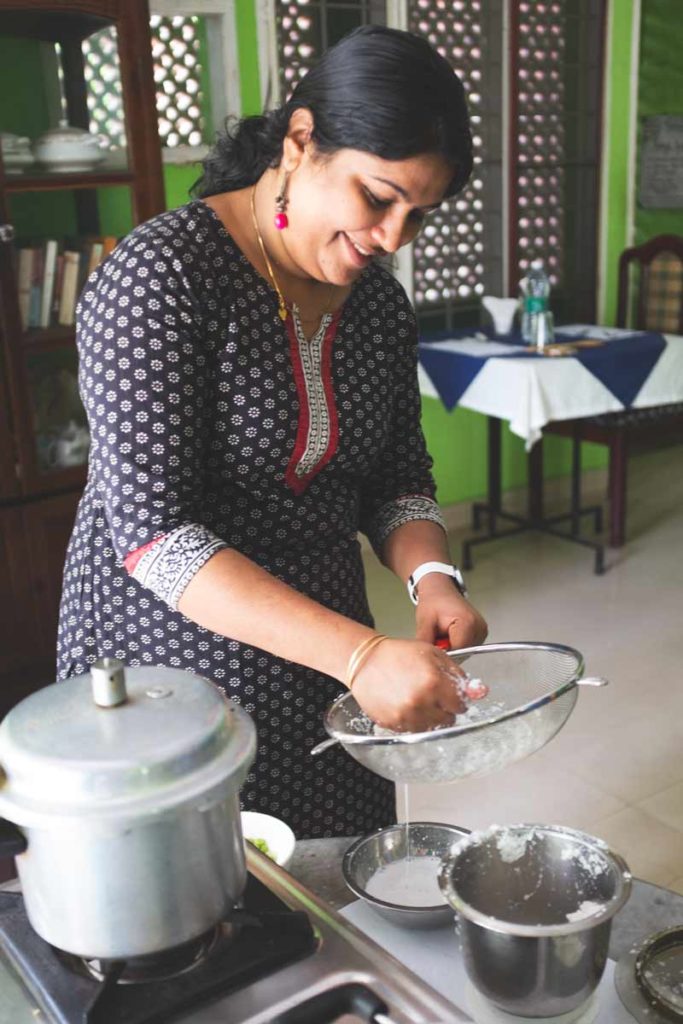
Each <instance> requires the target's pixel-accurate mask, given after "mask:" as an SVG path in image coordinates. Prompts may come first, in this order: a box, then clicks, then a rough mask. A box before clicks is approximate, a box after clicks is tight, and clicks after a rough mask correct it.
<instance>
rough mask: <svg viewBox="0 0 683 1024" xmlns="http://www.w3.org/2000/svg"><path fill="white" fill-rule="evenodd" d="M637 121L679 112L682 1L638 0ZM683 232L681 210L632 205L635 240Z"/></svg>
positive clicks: (681, 96)
mask: <svg viewBox="0 0 683 1024" xmlns="http://www.w3.org/2000/svg"><path fill="white" fill-rule="evenodd" d="M642 5H643V6H642V15H641V19H642V20H641V36H640V74H639V80H638V123H639V128H642V121H643V118H645V117H649V116H652V115H653V114H679V115H680V114H683V60H682V59H681V47H682V46H683V4H682V3H681V0H642ZM660 234H676V235H683V210H682V209H678V210H644V209H643V208H642V207H639V206H636V216H635V239H634V240H635V242H636V244H639V243H641V242H644V241H646V240H647V239H648V238H652V237H653V236H654V235H660Z"/></svg>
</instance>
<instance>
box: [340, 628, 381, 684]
mask: <svg viewBox="0 0 683 1024" xmlns="http://www.w3.org/2000/svg"><path fill="white" fill-rule="evenodd" d="M388 639H389V637H387V636H385V635H384V634H383V633H375V634H374V635H373V636H371V637H368V638H367V640H363V642H362V643H360V644H359V645H358V647H356V649H355V651H354V652H353V654H352V655H351V657H350V658H349V664H348V667H347V669H346V680H345V685H346V687H347V688H348V689H349V690H352V689H353V684H354V682H355V681H356V676H357V675H358V671H359V669H360V668H361V666H362V665H363V664H364V662H365V660H366V658H367V657H368V655H369V654H370V653H371V652H372V651H374V649H375V647H377V646H378V645H379V644H381V643H382V641H383V640H388Z"/></svg>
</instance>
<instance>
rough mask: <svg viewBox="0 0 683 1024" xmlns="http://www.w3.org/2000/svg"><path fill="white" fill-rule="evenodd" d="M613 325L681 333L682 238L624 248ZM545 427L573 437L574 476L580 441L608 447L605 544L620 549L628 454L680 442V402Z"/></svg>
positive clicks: (660, 237)
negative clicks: (608, 508) (615, 316)
mask: <svg viewBox="0 0 683 1024" xmlns="http://www.w3.org/2000/svg"><path fill="white" fill-rule="evenodd" d="M617 326H618V327H633V329H634V330H649V331H661V332H662V333H669V334H681V335H683V238H681V237H680V236H679V235H657V237H656V238H651V239H650V240H649V241H648V242H645V243H644V244H643V245H638V246H633V247H632V248H630V249H624V251H623V253H622V254H621V257H620V258H619V284H618V292H617ZM546 429H547V430H548V432H549V433H553V434H561V435H563V436H565V437H571V438H572V439H573V443H574V459H573V465H574V471H573V472H574V475H575V476H576V474H578V473H580V466H581V460H580V445H581V442H582V441H592V442H594V443H596V444H604V445H607V447H608V448H609V470H608V496H609V503H610V516H609V543H610V545H611V546H612V547H621V545H622V544H623V543H624V541H625V539H626V469H627V462H628V455H629V452H631V451H633V450H635V449H636V448H642V447H645V446H648V445H651V444H652V442H656V443H660V442H663V441H667V442H669V441H672V440H674V441H680V440H682V439H683V402H676V403H675V404H673V405H662V406H656V407H654V408H650V409H625V410H624V411H623V412H616V413H609V414H607V415H605V416H591V417H587V418H585V419H579V420H571V421H566V422H562V423H553V424H550V425H549V426H548V428H546ZM572 493H573V494H574V495H575V496H578V495H579V480H578V479H575V480H574V481H573V487H572ZM574 511H575V512H576V511H577V510H574Z"/></svg>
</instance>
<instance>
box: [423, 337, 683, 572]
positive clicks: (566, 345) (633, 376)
mask: <svg viewBox="0 0 683 1024" xmlns="http://www.w3.org/2000/svg"><path fill="white" fill-rule="evenodd" d="M418 372H419V380H420V391H421V394H422V395H423V396H425V397H431V398H436V399H438V400H439V401H441V403H442V404H443V405H444V406H445V408H446V409H447V410H448V411H452V410H453V409H455V408H456V407H462V408H465V409H470V410H472V411H474V412H478V413H482V414H483V415H485V416H486V417H487V418H488V442H487V443H488V451H487V454H488V470H487V475H488V482H487V492H488V493H487V500H486V501H479V502H475V503H474V504H473V510H472V512H473V526H474V528H475V530H478V529H479V528H480V527H481V525H482V521H483V520H485V521H486V524H487V529H486V531H485V533H484V534H483V535H481V534H480V535H478V536H474V537H470V538H468V539H466V540H465V542H464V544H463V558H462V566H463V568H464V569H468V568H471V566H472V548H473V547H474V546H476V545H480V544H484V543H488V542H489V541H491V540H496V539H498V538H500V537H506V536H512V535H515V534H518V533H521V532H523V531H526V530H537V531H541V532H543V533H549V534H552V535H553V536H556V537H560V538H562V539H563V540H568V541H572V542H574V543H577V544H581V545H583V546H584V547H587V548H590V549H591V550H592V551H593V552H594V571H595V572H596V573H598V574H601V573H603V572H604V571H605V568H606V563H605V550H604V548H605V545H604V544H603V542H602V541H601V540H600V539H598V538H597V537H596V536H595V534H598V533H599V532H600V530H601V528H602V507H601V506H600V505H597V506H583V505H582V502H581V465H580V458H581V455H580V450H581V449H580V445H579V444H575V445H574V446H573V456H572V490H571V501H570V506H569V509H568V510H567V511H566V512H564V513H561V514H559V515H553V516H548V515H546V514H545V512H544V507H543V506H544V502H543V447H542V446H543V431H544V429H546V428H548V427H550V426H551V425H552V424H557V423H562V422H565V421H566V422H569V421H576V420H580V419H583V418H586V417H594V416H602V415H605V414H610V413H618V412H620V411H622V410H630V409H648V408H650V409H655V408H657V407H660V406H666V405H670V404H674V403H677V402H681V401H683V337H681V336H679V335H674V334H660V333H656V332H651V331H633V330H631V329H628V328H617V327H603V326H598V325H595V324H566V325H563V326H561V327H558V328H557V330H556V332H555V337H554V339H553V343H552V344H550V345H548V346H546V347H545V349H544V350H543V351H542V352H539V351H537V350H536V349H534V348H531V347H529V346H528V345H526V344H525V343H524V342H523V340H522V338H521V336H520V334H519V332H518V331H515V330H513V331H512V332H510V333H509V334H506V335H504V336H500V335H496V334H495V333H494V332H493V330H485V329H482V330H480V329H474V330H473V329H460V330H444V331H440V332H436V333H427V334H423V335H422V336H421V337H420V344H419V366H418ZM504 422H507V423H508V425H509V429H510V431H511V432H512V433H513V434H515V435H516V436H518V437H520V438H521V439H522V440H523V442H524V446H525V449H526V452H527V459H528V507H527V513H526V514H525V515H520V514H517V513H513V512H510V511H509V510H507V509H505V508H504V507H503V497H502V484H501V451H502V437H501V428H502V424H503V423H504ZM587 516H588V517H591V519H592V522H593V527H594V535H593V536H587V535H586V534H585V533H584V532H583V530H582V523H583V521H584V520H585V518H586V517H587ZM500 520H502V521H504V522H506V523H511V524H512V525H511V526H509V527H508V528H506V529H500V528H499V521H500ZM565 524H568V527H566V526H565Z"/></svg>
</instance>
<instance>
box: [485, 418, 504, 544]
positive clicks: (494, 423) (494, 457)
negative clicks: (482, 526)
mask: <svg viewBox="0 0 683 1024" xmlns="http://www.w3.org/2000/svg"><path fill="white" fill-rule="evenodd" d="M500 454H501V420H499V419H498V417H497V416H489V418H488V494H489V533H495V530H496V516H497V515H498V513H499V512H500V507H501V491H502V485H501V480H500V463H501V458H500Z"/></svg>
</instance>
